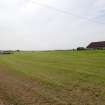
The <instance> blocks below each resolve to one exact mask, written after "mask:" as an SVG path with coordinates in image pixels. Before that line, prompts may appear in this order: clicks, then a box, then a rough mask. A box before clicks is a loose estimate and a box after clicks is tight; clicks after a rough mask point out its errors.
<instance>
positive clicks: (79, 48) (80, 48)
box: [77, 47, 85, 51]
mask: <svg viewBox="0 0 105 105" xmlns="http://www.w3.org/2000/svg"><path fill="white" fill-rule="evenodd" d="M81 50H85V48H84V47H78V48H77V51H81Z"/></svg>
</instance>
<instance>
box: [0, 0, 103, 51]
mask: <svg viewBox="0 0 105 105" xmlns="http://www.w3.org/2000/svg"><path fill="white" fill-rule="evenodd" d="M91 41H105V0H0V49H21V50H22V49H23V50H52V49H72V48H76V47H78V46H84V47H85V46H87V45H88V44H89V43H90V42H91Z"/></svg>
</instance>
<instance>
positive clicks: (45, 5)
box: [32, 1, 105, 24]
mask: <svg viewBox="0 0 105 105" xmlns="http://www.w3.org/2000/svg"><path fill="white" fill-rule="evenodd" d="M32 3H35V4H36V5H39V6H41V7H45V8H49V9H52V10H55V11H57V12H60V13H63V14H66V15H70V16H73V17H76V18H80V19H83V20H87V21H89V22H93V23H97V24H105V23H103V22H99V21H95V20H91V19H89V18H87V17H83V16H80V15H76V14H74V13H72V12H68V11H65V10H61V9H58V8H55V7H52V6H49V5H47V4H42V3H39V2H36V1H32Z"/></svg>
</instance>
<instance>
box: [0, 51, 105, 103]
mask: <svg viewBox="0 0 105 105" xmlns="http://www.w3.org/2000/svg"><path fill="white" fill-rule="evenodd" d="M0 105H105V51H104V50H103V51H80V52H76V51H74V52H72V51H53V52H20V53H15V54H10V55H0Z"/></svg>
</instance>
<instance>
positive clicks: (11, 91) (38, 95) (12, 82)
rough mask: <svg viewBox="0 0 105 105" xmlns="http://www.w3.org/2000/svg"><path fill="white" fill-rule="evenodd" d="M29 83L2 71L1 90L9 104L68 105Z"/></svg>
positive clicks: (0, 75)
mask: <svg viewBox="0 0 105 105" xmlns="http://www.w3.org/2000/svg"><path fill="white" fill-rule="evenodd" d="M28 82H29V81H22V80H21V79H20V80H19V79H18V78H16V77H14V76H12V75H10V74H8V73H4V72H3V71H0V89H1V90H2V92H4V97H6V98H5V99H6V101H8V103H10V104H11V103H12V104H13V105H17V104H18V105H67V103H65V102H63V101H61V100H59V99H58V98H56V97H53V96H50V94H49V96H47V95H48V94H45V92H43V90H42V88H41V87H39V86H38V85H37V84H36V86H35V85H34V86H35V87H33V86H32V84H31V83H28Z"/></svg>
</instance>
